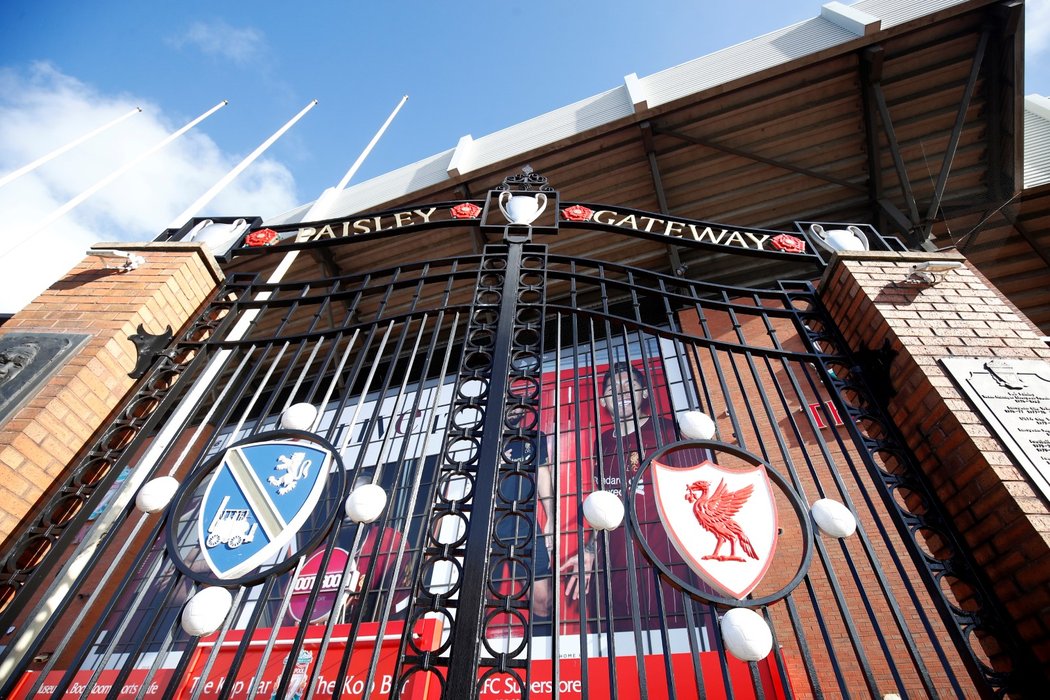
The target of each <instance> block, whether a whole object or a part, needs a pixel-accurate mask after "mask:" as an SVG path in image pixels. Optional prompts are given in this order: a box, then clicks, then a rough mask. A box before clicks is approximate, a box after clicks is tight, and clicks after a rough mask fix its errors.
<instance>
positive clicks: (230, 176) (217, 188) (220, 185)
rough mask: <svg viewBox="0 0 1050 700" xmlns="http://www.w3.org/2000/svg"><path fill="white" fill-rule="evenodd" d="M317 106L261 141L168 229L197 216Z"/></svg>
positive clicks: (315, 103) (307, 106)
mask: <svg viewBox="0 0 1050 700" xmlns="http://www.w3.org/2000/svg"><path fill="white" fill-rule="evenodd" d="M315 106H317V100H313V101H312V102H310V104H308V105H306V107H304V108H303V109H302V111H300V112H299V113H298V114H296V115H295V116H294V117H292V118H291V119H290V120H289V121H288V123H286V124H285V125H284V126H282V127H281V128H280V129H278V130H277V131H275V132H274V134H273V136H271V137H270V138H268V139H266V140H265V141H263V143H262V144H261V145H260V146H259V147H258V148H256V149H255V150H254V151H252V152H251V154H250V155H248V157H247V158H245V159H244V160H242V161H241V162H240V163H238V164H237V166H236V167H234V168H233V170H231V171H230V172H228V173H226V175H225V176H224V177H223V178H222V179H221V180H219V181H218V182H216V183H215V184H214V185H213V186H212V188H211V189H210V190H208V191H207V192H205V193H204V194H202V195H201V196H200V197H199V198H198V199H197V201H195V202H194V203H193V204H191V205H190V206H188V207H186V210H185V211H183V212H182V213H181V214H179V215H178V216H176V217H175V218H174V219H173V220H172V222H171V223H170V224H169V225H168V228H181V227H182V225H183V224H185V223H186V222H187V221H189V220H190V219H191V218H192V217H193V216H195V215H196V214H197V212H199V211H200V210H201V209H202V208H203V207H204V206H205V205H206V204H208V202H210V201H211V200H212V199H214V198H215V196H216V195H218V194H219V192H221V191H222V190H223V189H224V188H225V187H226V186H227V185H229V184H230V183H231V182H233V180H234V178H236V177H237V176H238V175H240V174H241V173H242V172H244V169H245V168H247V167H248V166H249V165H251V164H252V163H253V162H254V161H255V159H256V158H258V157H259V156H260V155H262V154H263V152H264V151H266V149H268V148H269V147H270V146H272V145H273V144H274V142H275V141H277V139H279V138H281V136H283V135H284V133H285V132H286V131H288V130H289V129H291V128H292V127H293V126H295V123H296V122H298V121H299V120H300V119H302V118H303V117H304V116H305V115H306V113H307V112H309V111H310V110H311V109H313V108H314V107H315Z"/></svg>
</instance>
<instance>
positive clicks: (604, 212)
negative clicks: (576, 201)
mask: <svg viewBox="0 0 1050 700" xmlns="http://www.w3.org/2000/svg"><path fill="white" fill-rule="evenodd" d="M605 215H608V216H610V217H613V216H616V212H614V211H609V210H608V209H602V210H601V211H596V212H594V214H593V215H592V216H591V221H593V222H595V223H598V224H606V225H607V226H615V225H616V222H615V221H613V220H612V219H611V218H610V219H609V220H608V221H603V220H602V219H604V218H605ZM599 216H600V217H602V218H601V219H599V218H598V217H599Z"/></svg>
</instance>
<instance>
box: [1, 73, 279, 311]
mask: <svg viewBox="0 0 1050 700" xmlns="http://www.w3.org/2000/svg"><path fill="white" fill-rule="evenodd" d="M135 106H140V107H142V108H143V112H142V113H141V114H137V115H135V116H133V117H131V118H130V119H128V120H126V121H124V122H121V123H120V124H119V125H118V126H116V127H114V128H113V129H111V130H109V131H107V132H105V133H103V134H101V135H99V136H97V137H95V138H93V139H92V140H90V141H88V142H87V143H85V144H83V145H81V146H79V147H77V148H75V149H73V150H72V151H69V152H68V153H65V154H63V155H62V156H60V157H58V158H56V159H55V160H53V161H51V162H49V163H48V164H46V165H44V166H43V167H41V168H39V169H38V170H36V171H34V172H33V173H31V174H28V175H25V176H23V177H22V178H20V179H18V180H16V181H14V182H12V183H10V184H8V185H7V186H5V187H3V188H0V211H3V212H4V230H3V231H0V312H8V313H9V312H13V311H16V310H18V309H20V308H21V307H22V306H24V305H25V304H26V303H28V302H29V301H31V300H32V299H33V298H35V297H36V296H37V295H38V294H39V293H40V292H41V291H42V290H43V289H45V288H46V287H47V286H49V285H50V284H51V283H53V282H54V281H55V280H56V279H58V278H59V277H61V276H62V275H63V274H65V272H67V271H68V270H69V268H71V267H72V266H73V265H74V264H76V263H77V262H78V261H79V260H81V259H82V258H83V255H84V251H85V250H86V249H87V248H88V247H89V246H90V245H91V244H92V243H95V242H98V241H116V240H120V241H148V240H152V239H153V238H155V237H156V236H157V234H159V233H160V232H161V231H163V230H164V229H165V228H166V227H167V226H168V224H169V223H171V220H172V219H173V218H174V217H175V216H176V215H178V214H180V213H181V212H182V211H183V209H185V207H187V206H189V204H190V203H192V202H193V201H194V200H195V199H196V198H197V197H199V196H200V195H201V194H203V193H204V192H205V191H206V190H207V189H208V188H209V187H211V186H212V185H213V184H214V183H215V182H216V181H218V180H219V178H221V177H222V176H223V175H224V174H225V173H226V172H227V171H229V170H230V169H231V168H232V167H233V166H234V165H236V163H237V160H238V158H237V157H234V156H232V155H230V154H227V153H224V152H223V151H222V150H221V149H220V148H219V146H218V145H216V144H215V142H213V141H212V140H211V139H210V138H209V137H208V136H206V135H204V134H203V133H202V132H200V131H197V130H196V129H195V130H193V131H190V132H189V133H187V134H185V135H183V136H182V137H181V138H179V139H178V140H176V141H175V142H174V143H172V144H169V145H168V146H167V147H165V148H164V149H163V150H161V151H159V152H157V153H155V154H154V155H153V156H151V157H150V158H149V159H147V160H146V161H144V162H142V163H141V164H139V165H138V166H137V167H135V168H134V169H133V170H131V171H130V172H128V173H127V174H125V175H124V176H122V177H120V178H118V179H117V180H115V181H114V182H112V183H111V184H110V185H109V186H107V187H106V188H104V189H102V190H101V191H99V192H98V193H97V194H95V195H94V196H93V197H91V198H89V199H88V200H87V201H85V202H84V203H83V204H81V205H80V206H79V207H78V208H76V209H74V210H73V211H72V212H71V213H69V214H67V215H66V216H65V217H63V218H62V219H60V220H58V221H57V222H55V223H54V224H52V225H51V226H49V227H48V228H47V229H45V230H43V231H41V232H40V233H37V234H34V235H32V236H31V237H30V238H28V239H26V242H25V243H21V244H19V245H18V246H17V247H16V248H14V249H13V250H12V249H11V246H12V245H14V244H15V243H16V241H20V240H22V238H23V237H22V236H21V235H20V232H22V231H24V230H27V229H28V228H29V227H31V226H33V225H34V224H35V223H36V222H38V221H40V220H42V219H43V218H44V217H45V216H47V215H48V214H49V213H51V212H52V211H53V210H55V209H57V208H58V207H60V206H62V205H63V204H64V203H65V202H67V201H68V200H70V199H72V198H73V197H75V196H76V195H77V194H79V193H80V192H82V191H84V190H86V189H87V188H88V187H90V186H91V185H93V184H94V183H95V182H97V181H98V180H100V179H102V178H103V177H105V176H107V175H108V174H110V173H112V172H113V171H114V170H116V169H117V168H119V167H120V166H121V165H123V164H124V163H126V162H127V161H129V160H131V159H132V158H134V157H136V156H138V155H139V154H141V153H143V152H144V151H146V150H148V149H149V148H151V147H152V146H154V145H155V144H157V143H159V142H160V141H162V140H163V139H164V138H165V137H166V136H167V135H168V134H170V133H171V132H173V131H175V130H176V129H177V128H178V127H180V126H182V125H183V123H185V121H188V119H182V121H180V122H178V123H169V120H168V119H166V118H165V117H164V115H163V114H162V113H161V112H160V110H159V109H158V108H157V107H156V106H155V105H152V104H149V103H148V102H145V101H143V100H139V99H136V98H134V97H132V96H128V95H103V94H99V93H98V92H97V91H96V90H94V89H93V88H91V87H90V86H88V85H85V84H83V83H81V82H79V81H77V80H76V79H75V78H72V77H70V76H68V75H64V74H62V73H60V72H58V71H57V70H55V69H54V68H53V67H51V66H50V65H48V64H37V65H34V66H32V67H31V68H30V69H28V70H26V71H15V70H10V69H0V174H2V173H8V172H11V171H12V170H15V169H16V168H19V167H21V166H22V165H25V164H26V163H29V162H31V161H33V160H35V159H36V158H39V157H40V156H42V155H44V154H45V153H48V152H50V151H52V150H54V149H56V148H58V147H60V146H62V145H63V144H65V143H67V142H69V141H72V140H73V139H75V138H77V137H78V136H81V135H82V134H85V133H87V132H89V131H91V130H92V129H95V128H96V127H98V126H101V125H102V124H105V123H107V122H109V121H112V120H113V119H115V118H116V117H118V116H120V115H122V114H126V113H127V112H128V111H129V110H131V109H132V108H134V107H135ZM209 106H210V105H200V111H204V109H206V108H207V107H209ZM227 109H228V108H227ZM206 126H207V121H205V122H204V123H203V124H201V125H200V126H199V127H197V129H200V128H202V127H205V128H206ZM297 203H298V202H297V201H296V196H295V183H294V179H293V178H292V175H291V173H290V172H289V171H288V170H287V169H286V168H285V167H284V166H283V165H281V164H280V163H278V162H275V161H273V160H267V159H265V158H262V159H260V160H257V161H256V162H255V163H253V164H252V166H251V167H250V168H248V170H246V171H245V172H244V173H242V174H241V176H240V177H238V178H237V179H236V180H234V182H233V183H231V184H230V185H229V186H228V187H227V188H226V189H225V190H224V191H223V192H222V193H221V194H220V195H219V196H218V197H217V198H216V199H215V200H213V201H212V202H211V203H210V204H209V205H207V206H206V208H205V211H204V213H205V214H207V213H212V212H221V213H223V214H226V215H231V214H236V215H239V214H258V215H260V216H263V217H266V216H272V215H273V214H277V213H280V212H282V211H286V210H288V209H290V208H292V207H293V206H295V205H296V204H297Z"/></svg>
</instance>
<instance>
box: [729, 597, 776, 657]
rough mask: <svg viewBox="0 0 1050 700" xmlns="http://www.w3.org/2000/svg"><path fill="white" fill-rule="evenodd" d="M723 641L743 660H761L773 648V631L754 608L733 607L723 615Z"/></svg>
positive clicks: (730, 650) (733, 653)
mask: <svg viewBox="0 0 1050 700" xmlns="http://www.w3.org/2000/svg"><path fill="white" fill-rule="evenodd" d="M722 643H723V644H724V645H725V648H726V651H728V652H729V653H730V654H732V655H733V656H735V657H736V658H738V659H740V660H741V661H761V660H762V659H764V658H766V657H767V656H769V652H770V651H772V650H773V633H772V632H770V631H769V625H767V624H766V621H765V620H764V619H762V616H761V615H759V614H758V613H757V612H755V611H754V610H748V609H747V608H733V609H732V610H730V611H729V612H727V613H726V614H725V615H723V616H722Z"/></svg>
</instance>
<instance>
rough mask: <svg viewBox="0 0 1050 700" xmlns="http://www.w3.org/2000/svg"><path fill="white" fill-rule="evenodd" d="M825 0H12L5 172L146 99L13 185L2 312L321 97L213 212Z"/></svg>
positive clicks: (283, 192) (384, 165)
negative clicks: (69, 204) (111, 178)
mask: <svg viewBox="0 0 1050 700" xmlns="http://www.w3.org/2000/svg"><path fill="white" fill-rule="evenodd" d="M821 4H822V3H821V2H819V0H754V1H740V2H732V3H725V2H718V3H715V2H709V1H703V2H702V1H699V0H694V1H693V2H687V1H685V0H652V1H651V2H649V3H646V4H644V5H643V4H642V3H638V2H619V1H610V0H606V1H604V2H597V1H592V0H576V1H574V2H552V1H550V0H547V1H543V0H538V1H537V2H533V3H520V2H516V3H492V2H484V3H483V2H460V3H435V2H422V1H416V0H404V1H402V2H398V3H382V2H371V3H349V2H331V1H323V2H312V3H301V4H299V6H296V7H293V6H292V4H291V3H277V2H253V3H247V2H222V3H217V2H214V0H213V1H212V2H197V1H195V0H187V1H184V2H179V3H155V2H115V1H105V0H100V1H99V2H70V1H67V0H53V1H50V2H40V1H39V0H36V1H31V0H5V2H3V3H0V174H4V173H7V172H9V171H11V170H14V169H15V168H17V167H20V166H21V165H23V164H25V163H27V162H30V161H32V160H33V159H35V158H37V157H39V156H41V155H43V154H44V153H47V152H48V151H50V150H52V149H54V148H57V147H58V146H60V145H62V144H64V143H66V142H68V141H70V140H72V139H74V138H76V137H77V136H79V135H81V134H83V133H85V132H87V131H89V130H91V129H93V128H95V127H97V126H100V125H102V124H104V123H106V122H107V121H109V120H111V119H113V118H115V117H117V116H118V115H120V114H123V113H125V112H127V111H128V110H129V109H130V108H131V107H134V106H140V107H142V108H143V112H142V114H140V115H137V116H135V117H132V118H130V119H129V120H127V121H126V122H123V123H122V124H121V125H120V126H118V127H116V128H115V129H114V130H112V131H111V132H107V134H106V135H104V136H102V137H99V138H97V139H94V140H92V141H91V142H89V143H88V144H85V145H84V146H82V147H80V148H78V149H76V150H75V151H72V152H70V153H68V154H65V155H63V156H62V157H61V158H59V159H56V160H55V161H53V162H52V163H49V164H48V165H46V166H44V167H43V168H41V169H40V170H39V171H37V172H36V173H34V174H33V175H32V176H27V177H26V178H22V179H21V180H19V181H17V182H16V183H12V184H10V185H8V186H6V187H4V188H3V189H0V208H2V209H3V210H4V212H5V220H6V222H7V233H5V234H0V312H4V311H8V312H10V311H14V310H16V309H17V308H19V307H20V306H22V305H23V304H24V303H25V302H26V301H28V300H29V299H31V298H32V297H33V296H35V294H36V293H37V292H38V291H39V290H40V289H41V288H42V287H43V286H46V284H48V283H49V282H50V281H52V280H53V279H54V278H56V277H57V276H59V275H61V274H62V273H63V272H64V271H65V270H66V269H68V268H69V267H70V266H71V265H72V264H73V263H75V262H76V261H77V260H79V259H80V257H81V256H82V253H83V251H84V250H85V249H86V248H87V246H88V245H90V244H91V243H92V242H95V241H99V240H148V239H150V238H152V237H153V236H155V235H156V234H157V233H158V232H159V231H161V230H163V229H164V228H166V227H167V226H168V224H169V223H170V220H171V218H172V217H173V216H174V215H175V214H177V213H178V212H180V211H181V210H182V209H183V208H184V207H185V206H187V205H188V204H189V203H190V202H192V201H193V200H194V199H196V198H197V197H198V196H199V195H200V194H202V193H203V192H204V191H205V190H207V189H208V187H210V185H211V184H212V183H213V182H214V181H216V180H217V179H218V178H219V177H221V175H222V174H223V173H224V172H225V171H226V170H228V169H229V168H230V167H232V166H233V165H234V164H236V163H237V162H238V161H239V160H240V159H241V158H242V157H243V156H244V155H246V154H247V153H249V152H250V151H251V150H252V149H254V148H255V147H256V146H257V145H258V144H259V143H261V142H262V141H263V140H264V139H266V138H267V137H268V136H269V135H270V134H271V133H272V132H274V131H275V130H276V129H277V128H278V127H280V126H281V125H282V124H283V123H284V122H285V121H287V120H288V119H290V118H291V117H292V116H293V115H294V114H295V113H296V112H298V111H299V110H300V109H302V108H303V107H304V106H305V105H306V104H307V103H308V102H309V101H310V100H312V99H317V100H319V104H318V106H317V107H316V108H315V109H313V110H312V111H311V112H310V113H309V114H308V115H307V116H306V117H304V119H303V120H302V121H301V122H300V123H299V124H298V125H296V126H295V127H294V128H293V129H292V130H291V131H289V132H288V134H287V135H286V136H285V137H284V138H282V139H281V141H279V142H278V143H277V144H276V145H275V146H274V147H273V148H272V149H270V150H269V151H268V152H267V154H266V156H265V157H264V158H263V159H261V160H259V161H257V162H256V163H255V164H254V165H253V166H252V167H251V168H249V170H247V171H246V172H245V173H244V174H243V175H242V176H241V177H240V178H238V180H237V181H236V182H235V183H234V184H233V185H231V186H230V187H229V188H228V189H227V190H226V191H225V192H224V193H223V194H222V195H220V197H219V198H218V199H216V200H215V202H214V204H213V205H211V206H209V207H207V208H206V210H205V213H221V214H234V213H237V214H260V215H263V216H269V215H273V214H277V213H279V212H281V211H284V210H286V209H288V208H291V207H292V206H295V205H297V204H300V203H303V202H306V201H310V200H312V199H314V198H315V197H316V196H317V195H318V194H319V193H320V192H321V190H323V189H324V188H325V187H328V186H331V185H333V184H335V183H336V182H337V181H338V180H339V178H340V177H341V176H342V174H343V173H344V172H345V170H346V169H347V168H348V167H349V165H350V163H351V162H353V160H354V159H355V158H356V157H357V155H358V153H359V152H360V151H361V149H362V148H363V147H364V145H365V144H366V143H367V142H368V140H369V139H370V138H371V136H372V134H373V133H374V132H375V130H376V129H377V128H378V126H379V125H380V124H381V123H382V121H383V120H384V119H385V118H386V116H387V114H388V113H389V112H390V110H391V109H392V108H393V107H394V105H395V104H396V103H397V101H398V99H400V97H401V95H402V94H405V93H407V94H409V95H410V99H409V101H408V104H407V105H406V106H405V108H404V109H403V110H402V111H401V113H400V115H399V116H398V117H397V119H396V120H395V121H394V123H393V125H392V126H391V128H390V130H389V131H388V132H387V134H386V136H385V137H384V138H383V140H382V141H381V142H380V143H379V145H378V146H377V148H376V150H375V151H374V153H373V154H372V155H371V156H370V158H369V160H368V161H367V162H366V163H365V165H364V167H363V168H362V170H361V171H360V173H359V174H358V176H357V177H356V178H355V181H356V182H360V181H362V180H365V179H368V178H369V177H372V176H375V175H378V174H381V173H384V172H386V171H388V170H391V169H393V168H396V167H400V166H403V165H407V164H409V163H412V162H415V161H417V160H420V159H421V158H424V157H427V156H429V155H432V154H434V153H437V152H440V151H443V150H446V149H449V148H452V147H454V146H455V145H456V142H457V141H458V140H459V138H460V137H461V136H463V135H466V134H471V135H473V136H474V137H479V136H483V135H485V134H488V133H491V132H493V131H496V130H498V129H501V128H503V127H506V126H510V125H512V124H515V123H517V122H520V121H523V120H525V119H528V118H530V117H533V116H536V115H539V114H542V113H544V112H547V111H550V110H552V109H555V108H557V107H561V106H564V105H566V104H569V103H571V102H574V101H577V100H580V99H583V98H585V97H588V96H591V95H594V94H597V93H599V92H602V91H605V90H608V89H611V88H613V87H616V86H618V85H620V84H621V83H622V81H623V76H625V75H627V74H629V73H637V74H638V75H640V76H644V75H648V74H651V73H654V72H656V71H659V70H662V69H664V68H668V67H670V66H673V65H677V64H679V63H683V62H685V61H688V60H690V59H692V58H696V57H697V56H701V55H704V54H707V53H711V52H713V51H716V50H718V49H721V48H725V47H726V46H729V45H732V44H734V43H738V42H740V41H744V40H747V39H750V38H753V37H756V36H759V35H761V34H763V33H765V32H768V31H772V30H774V29H778V28H781V27H784V26H787V25H789V24H792V23H794V22H797V21H801V20H804V19H808V18H811V17H814V16H816V15H818V14H819V13H820V6H821ZM1027 22H1028V43H1029V48H1030V51H1029V56H1028V68H1027V70H1028V74H1027V85H1026V92H1039V93H1041V94H1050V74H1048V71H1047V70H1046V68H1044V66H1046V65H1048V64H1050V61H1048V60H1047V59H1048V58H1050V51H1048V48H1050V47H1048V44H1050V0H1036V2H1030V3H1029V12H1028V19H1027ZM223 99H226V100H229V102H230V103H229V105H228V106H227V107H225V108H223V109H221V110H220V111H218V112H217V113H216V114H214V115H213V116H211V117H210V118H209V119H208V120H206V121H205V122H203V123H202V124H201V125H200V126H199V127H197V128H196V129H194V130H193V131H191V132H190V133H189V134H188V135H187V136H185V137H183V138H181V139H180V140H179V141H177V142H176V143H175V144H172V146H170V147H168V148H166V149H164V150H163V151H161V152H160V153H158V154H157V155H156V156H153V157H151V158H150V159H149V160H148V161H146V162H144V163H143V164H142V165H141V166H140V167H138V168H136V169H135V170H134V171H132V172H131V173H129V174H128V175H127V176H125V177H122V178H120V179H119V180H117V181H115V182H114V183H113V184H112V185H110V186H108V187H106V188H105V189H104V190H102V191H100V192H99V194H98V195H96V196H95V197H92V198H91V199H90V200H89V201H88V202H86V203H85V204H84V205H82V206H81V207H79V208H77V209H76V210H75V211H74V212H72V213H71V214H69V215H67V216H66V217H64V218H63V219H62V220H60V221H59V222H57V223H55V224H53V225H52V226H50V227H49V228H48V229H46V230H45V231H42V232H40V233H37V234H34V235H32V236H30V237H28V238H27V239H26V240H25V242H21V240H22V239H21V238H19V235H18V233H17V231H18V230H19V229H24V230H28V229H29V227H31V225H32V223H33V222H34V221H39V220H40V219H41V218H42V217H43V216H45V215H46V214H47V213H48V212H50V211H51V210H53V209H54V208H56V207H57V206H60V205H61V204H62V203H64V202H65V201H67V200H68V199H70V198H71V197H73V196H74V195H76V194H78V193H79V192H81V191H83V190H84V189H86V188H87V187H89V186H90V185H91V184H93V183H94V182H95V181H97V180H98V179H100V178H101V177H103V176H105V175H106V174H108V173H110V172H112V171H113V170H114V169H116V168H117V167H119V166H120V164H121V163H123V162H126V161H127V160H128V159H129V158H132V157H134V156H135V155H137V154H138V153H141V152H143V151H145V150H146V149H147V148H149V147H150V146H152V145H154V144H155V143H157V142H158V141H159V140H160V139H162V138H163V137H164V136H165V135H166V134H167V133H170V132H171V131H173V130H175V129H177V128H178V127H180V126H182V125H183V124H185V123H186V122H187V121H189V120H190V119H192V118H194V117H196V116H197V115H199V114H201V113H202V112H204V111H205V110H207V109H208V108H210V107H211V106H213V105H215V104H216V103H218V102H219V101H220V100H223Z"/></svg>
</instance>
